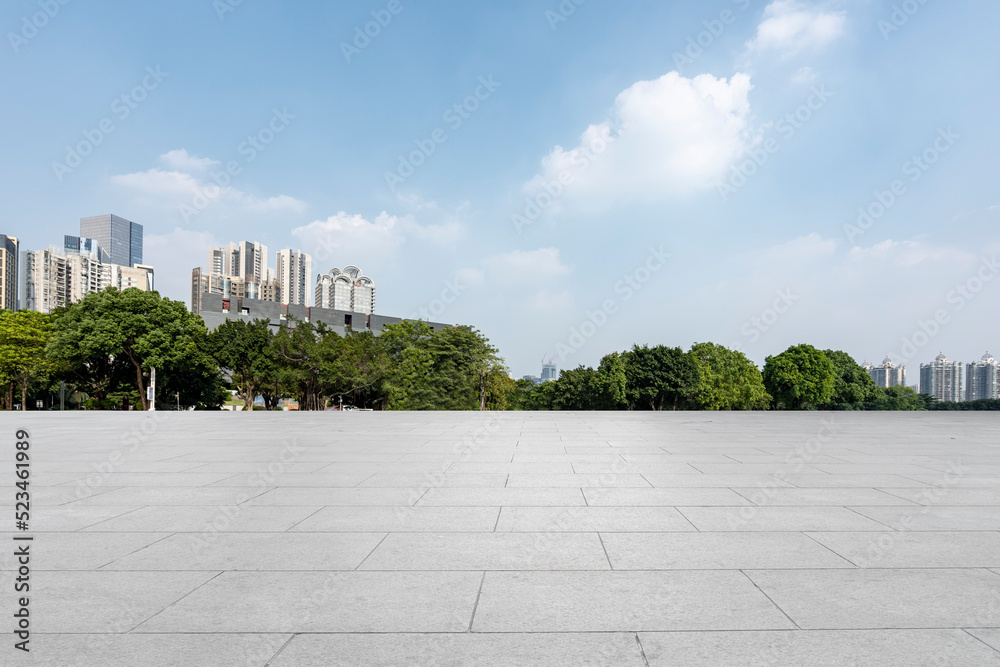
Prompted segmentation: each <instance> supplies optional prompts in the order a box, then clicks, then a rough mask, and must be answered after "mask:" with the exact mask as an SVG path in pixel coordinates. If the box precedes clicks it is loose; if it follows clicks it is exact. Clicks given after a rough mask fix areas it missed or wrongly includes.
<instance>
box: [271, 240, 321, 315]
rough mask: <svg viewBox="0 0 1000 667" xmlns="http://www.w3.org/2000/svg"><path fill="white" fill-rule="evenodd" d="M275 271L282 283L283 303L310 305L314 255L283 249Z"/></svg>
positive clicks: (278, 256) (277, 259)
mask: <svg viewBox="0 0 1000 667" xmlns="http://www.w3.org/2000/svg"><path fill="white" fill-rule="evenodd" d="M275 273H276V274H277V278H278V282H279V283H280V284H281V303H282V305H294V306H309V305H311V304H310V302H311V301H312V299H311V298H310V295H309V285H310V283H311V275H312V257H311V256H309V255H308V254H307V253H304V252H302V251H301V250H299V251H292V250H282V251H281V252H279V253H278V254H277V258H276V267H275Z"/></svg>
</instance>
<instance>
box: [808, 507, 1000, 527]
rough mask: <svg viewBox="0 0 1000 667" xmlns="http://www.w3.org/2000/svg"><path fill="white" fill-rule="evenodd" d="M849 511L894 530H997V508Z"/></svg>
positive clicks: (999, 514) (893, 508)
mask: <svg viewBox="0 0 1000 667" xmlns="http://www.w3.org/2000/svg"><path fill="white" fill-rule="evenodd" d="M851 509H853V510H854V511H855V512H857V513H858V514H861V515H863V516H866V517H869V518H871V519H873V520H875V521H878V522H879V523H882V524H884V525H886V526H889V527H891V528H894V529H896V530H904V531H912V530H932V531H948V530H959V531H961V530H1000V509H998V508H996V507H973V506H961V507H931V506H928V507H919V506H914V507H852V508H851ZM806 530H811V529H806Z"/></svg>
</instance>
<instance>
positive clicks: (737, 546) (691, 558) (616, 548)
mask: <svg viewBox="0 0 1000 667" xmlns="http://www.w3.org/2000/svg"><path fill="white" fill-rule="evenodd" d="M601 537H602V539H603V541H604V547H605V548H606V549H607V552H608V558H609V559H610V560H611V565H612V566H613V567H614V569H615V570H714V569H720V570H741V569H771V568H773V569H798V568H827V567H829V568H839V567H847V568H850V567H854V566H853V565H852V564H851V563H850V562H848V561H847V560H845V559H844V558H841V557H840V556H838V555H837V554H836V553H834V552H832V551H830V550H829V549H827V548H825V547H823V546H822V545H820V544H817V543H816V542H815V541H813V540H811V539H809V538H808V537H806V536H805V535H803V534H801V533H692V532H687V533H680V532H677V533H607V532H605V533H602V534H601Z"/></svg>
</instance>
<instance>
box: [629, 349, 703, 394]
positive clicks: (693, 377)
mask: <svg viewBox="0 0 1000 667" xmlns="http://www.w3.org/2000/svg"><path fill="white" fill-rule="evenodd" d="M624 357H625V377H626V395H627V398H628V403H629V407H630V408H639V409H649V410H662V409H664V407H669V408H671V409H673V410H676V409H677V408H678V407H680V408H683V407H686V406H687V403H688V401H689V400H690V398H691V397H692V396H693V394H694V393H695V392H696V391H697V389H698V383H699V377H698V366H697V364H695V362H694V359H692V358H691V357H690V356H688V355H687V354H685V353H684V350H682V349H681V348H679V347H667V346H665V345H657V346H656V347H649V346H647V345H643V346H642V347H639V346H638V345H636V346H634V347H633V348H632V349H631V350H630V351H629V352H626V353H625V355H624Z"/></svg>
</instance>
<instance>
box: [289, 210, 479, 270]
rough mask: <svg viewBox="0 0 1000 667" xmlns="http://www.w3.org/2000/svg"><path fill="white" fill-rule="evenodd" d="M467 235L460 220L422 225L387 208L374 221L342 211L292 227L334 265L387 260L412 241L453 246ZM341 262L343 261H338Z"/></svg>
mask: <svg viewBox="0 0 1000 667" xmlns="http://www.w3.org/2000/svg"><path fill="white" fill-rule="evenodd" d="M464 234H465V227H464V225H462V224H461V223H460V222H458V221H456V220H449V221H446V222H445V223H443V224H440V225H420V224H418V223H417V222H416V220H414V219H413V218H412V217H411V216H395V215H389V213H387V212H385V211H383V212H382V213H380V214H379V215H378V216H376V218H375V220H374V221H371V220H368V219H366V218H365V217H364V216H362V215H357V214H355V215H350V214H348V213H346V212H344V211H341V212H340V213H338V214H337V215H334V216H330V217H329V218H327V219H326V220H316V221H314V222H311V223H309V224H308V225H304V226H302V227H297V228H295V229H293V230H292V235H293V236H295V237H296V238H298V239H299V240H300V241H301V242H302V244H303V247H304V250H305V251H306V252H309V253H311V254H312V255H313V256H314V257H315V258H317V259H318V260H320V261H328V262H333V264H331V266H335V265H337V266H339V265H344V264H358V263H360V262H367V261H375V260H376V259H377V260H379V261H380V262H381V261H384V260H385V259H386V258H388V257H391V256H392V255H393V254H394V253H395V252H396V250H398V249H399V247H400V246H402V245H403V244H404V243H406V242H407V241H410V240H418V241H423V242H426V243H429V244H431V245H434V246H450V245H453V244H454V243H455V242H457V241H458V240H459V239H461V238H462V237H463V236H464ZM338 262H339V264H338Z"/></svg>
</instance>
